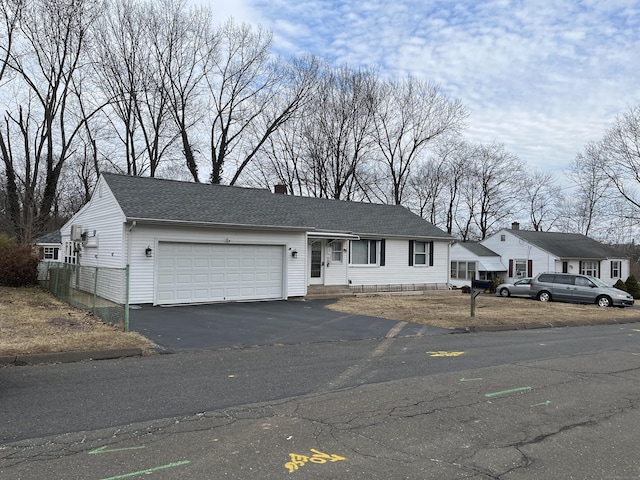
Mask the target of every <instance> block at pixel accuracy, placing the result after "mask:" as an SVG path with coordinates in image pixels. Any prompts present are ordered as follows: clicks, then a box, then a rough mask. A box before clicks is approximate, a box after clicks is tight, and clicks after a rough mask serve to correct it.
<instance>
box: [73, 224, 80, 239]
mask: <svg viewBox="0 0 640 480" xmlns="http://www.w3.org/2000/svg"><path fill="white" fill-rule="evenodd" d="M71 241H72V242H81V241H82V225H71Z"/></svg>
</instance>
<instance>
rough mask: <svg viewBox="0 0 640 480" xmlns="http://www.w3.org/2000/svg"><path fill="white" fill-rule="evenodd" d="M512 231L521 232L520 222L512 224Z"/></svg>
mask: <svg viewBox="0 0 640 480" xmlns="http://www.w3.org/2000/svg"><path fill="white" fill-rule="evenodd" d="M511 230H520V224H519V223H518V222H513V223H512V224H511Z"/></svg>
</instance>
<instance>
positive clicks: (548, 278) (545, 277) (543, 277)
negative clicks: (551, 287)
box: [538, 274, 553, 283]
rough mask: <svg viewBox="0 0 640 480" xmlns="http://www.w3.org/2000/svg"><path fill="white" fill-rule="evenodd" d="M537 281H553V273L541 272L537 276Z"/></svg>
mask: <svg viewBox="0 0 640 480" xmlns="http://www.w3.org/2000/svg"><path fill="white" fill-rule="evenodd" d="M538 281H539V282H550V283H553V275H549V274H546V275H545V274H543V275H540V276H539V277H538Z"/></svg>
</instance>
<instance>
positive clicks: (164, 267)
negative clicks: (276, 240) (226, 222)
mask: <svg viewBox="0 0 640 480" xmlns="http://www.w3.org/2000/svg"><path fill="white" fill-rule="evenodd" d="M283 264H284V248H283V247H282V246H277V245H273V246H272V245H235V244H234V245H229V244H189V243H172V242H160V243H159V244H158V259H157V268H158V271H157V280H156V286H157V289H158V291H157V295H156V298H157V300H156V301H157V303H159V304H172V303H195V302H199V303H203V302H217V301H234V300H267V299H280V298H282V297H283V268H284V267H283Z"/></svg>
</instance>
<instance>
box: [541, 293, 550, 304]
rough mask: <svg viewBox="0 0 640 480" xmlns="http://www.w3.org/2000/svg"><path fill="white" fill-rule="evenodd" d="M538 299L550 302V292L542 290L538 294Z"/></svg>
mask: <svg viewBox="0 0 640 480" xmlns="http://www.w3.org/2000/svg"><path fill="white" fill-rule="evenodd" d="M538 300H540V301H541V302H550V301H551V294H550V293H549V292H546V291H542V292H540V293H539V294H538Z"/></svg>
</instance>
